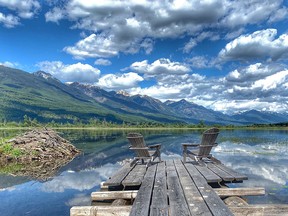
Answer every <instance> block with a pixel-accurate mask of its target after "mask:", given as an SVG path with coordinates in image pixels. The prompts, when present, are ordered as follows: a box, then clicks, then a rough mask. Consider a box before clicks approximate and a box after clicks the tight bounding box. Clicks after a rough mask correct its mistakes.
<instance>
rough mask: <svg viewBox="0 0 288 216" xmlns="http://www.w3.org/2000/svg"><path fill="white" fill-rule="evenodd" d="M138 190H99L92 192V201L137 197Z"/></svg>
mask: <svg viewBox="0 0 288 216" xmlns="http://www.w3.org/2000/svg"><path fill="white" fill-rule="evenodd" d="M137 192H138V191H137V190H132V191H99V192H93V193H92V194H91V198H92V201H99V200H114V199H135V197H136V196H137Z"/></svg>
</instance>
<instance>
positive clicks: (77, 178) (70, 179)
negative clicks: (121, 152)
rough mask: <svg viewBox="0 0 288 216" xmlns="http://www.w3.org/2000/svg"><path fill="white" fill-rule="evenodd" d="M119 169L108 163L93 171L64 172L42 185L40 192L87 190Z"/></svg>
mask: <svg viewBox="0 0 288 216" xmlns="http://www.w3.org/2000/svg"><path fill="white" fill-rule="evenodd" d="M119 167H120V165H118V164H110V163H108V164H105V165H103V166H101V167H97V168H95V169H88V170H81V171H80V172H74V171H65V172H63V173H62V174H61V175H60V176H56V177H54V178H53V179H52V180H51V181H48V182H45V183H43V185H42V190H43V191H44V192H64V191H65V190H67V189H74V190H78V191H84V190H89V189H91V188H93V187H95V186H99V185H100V183H101V182H102V181H105V180H106V179H108V178H109V177H110V176H112V175H113V174H114V173H115V171H116V170H117V169H119Z"/></svg>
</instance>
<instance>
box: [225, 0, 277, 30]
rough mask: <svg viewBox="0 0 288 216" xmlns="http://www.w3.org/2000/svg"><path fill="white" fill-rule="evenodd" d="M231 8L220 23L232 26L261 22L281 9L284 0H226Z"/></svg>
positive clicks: (226, 5) (226, 3) (226, 4)
mask: <svg viewBox="0 0 288 216" xmlns="http://www.w3.org/2000/svg"><path fill="white" fill-rule="evenodd" d="M224 4H225V8H227V9H229V11H227V14H226V16H225V17H223V18H222V19H221V21H220V23H221V24H222V25H224V26H228V27H231V28H234V27H237V26H241V25H242V26H243V25H247V24H255V23H259V22H261V21H263V20H267V19H268V18H269V17H271V16H274V14H276V13H278V11H279V10H281V4H282V0H275V1H272V2H271V1H270V0H252V1H224Z"/></svg>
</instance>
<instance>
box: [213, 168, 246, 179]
mask: <svg viewBox="0 0 288 216" xmlns="http://www.w3.org/2000/svg"><path fill="white" fill-rule="evenodd" d="M215 165H216V166H217V167H219V168H220V169H222V170H224V171H225V172H227V173H229V174H230V175H232V176H233V177H234V178H235V180H236V181H242V180H247V179H248V177H247V176H246V175H243V174H241V173H238V172H236V171H235V170H233V169H230V168H228V167H226V166H225V165H223V164H215Z"/></svg>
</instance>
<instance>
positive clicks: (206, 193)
mask: <svg viewBox="0 0 288 216" xmlns="http://www.w3.org/2000/svg"><path fill="white" fill-rule="evenodd" d="M185 167H186V168H187V171H188V172H189V174H190V176H191V177H192V178H193V180H194V182H195V185H196V186H197V188H198V190H199V191H200V193H201V195H202V197H203V198H204V200H205V202H206V204H207V205H208V207H209V209H210V210H211V212H212V214H213V215H214V216H228V215H229V216H230V215H233V214H232V212H231V211H230V210H229V209H228V207H227V206H226V205H225V203H224V202H223V201H222V200H221V199H220V197H219V196H218V195H217V194H216V192H215V191H214V190H213V189H212V188H211V187H210V186H209V185H208V184H207V183H206V179H205V178H204V177H203V176H202V175H201V174H200V173H199V171H198V170H197V169H196V168H195V167H194V166H193V164H191V163H185Z"/></svg>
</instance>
